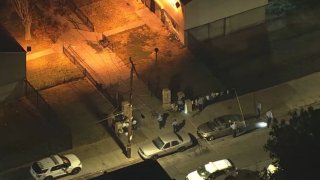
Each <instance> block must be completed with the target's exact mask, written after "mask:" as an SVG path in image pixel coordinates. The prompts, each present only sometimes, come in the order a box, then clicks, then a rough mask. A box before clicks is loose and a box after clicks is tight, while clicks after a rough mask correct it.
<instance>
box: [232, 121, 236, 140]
mask: <svg viewBox="0 0 320 180" xmlns="http://www.w3.org/2000/svg"><path fill="white" fill-rule="evenodd" d="M230 127H231V129H232V134H233V137H234V138H235V137H237V124H236V122H235V121H233V123H232V124H231V126H230Z"/></svg>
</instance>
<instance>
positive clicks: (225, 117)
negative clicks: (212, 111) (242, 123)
mask: <svg viewBox="0 0 320 180" xmlns="http://www.w3.org/2000/svg"><path fill="white" fill-rule="evenodd" d="M214 119H215V120H216V121H219V122H220V121H222V122H220V123H226V122H228V120H240V119H241V116H240V115H239V114H228V115H223V116H219V117H216V118H214Z"/></svg>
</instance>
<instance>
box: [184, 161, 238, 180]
mask: <svg viewBox="0 0 320 180" xmlns="http://www.w3.org/2000/svg"><path fill="white" fill-rule="evenodd" d="M236 173H237V172H236V167H235V166H234V165H233V163H232V162H231V161H230V160H229V159H222V160H219V161H214V162H208V163H207V164H205V165H204V166H200V167H199V168H198V169H197V170H195V171H193V172H191V173H189V174H188V175H187V177H186V180H212V179H225V178H226V177H229V176H233V175H236Z"/></svg>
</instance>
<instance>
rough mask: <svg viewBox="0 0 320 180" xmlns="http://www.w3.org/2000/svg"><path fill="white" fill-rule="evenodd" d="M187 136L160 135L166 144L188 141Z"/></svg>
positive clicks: (181, 134) (174, 134)
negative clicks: (174, 141) (175, 141)
mask: <svg viewBox="0 0 320 180" xmlns="http://www.w3.org/2000/svg"><path fill="white" fill-rule="evenodd" d="M186 136H187V134H185V133H182V132H180V133H179V134H178V133H170V134H164V135H160V136H159V137H160V139H161V140H162V141H163V142H164V143H167V142H171V141H173V140H177V141H183V140H185V139H186Z"/></svg>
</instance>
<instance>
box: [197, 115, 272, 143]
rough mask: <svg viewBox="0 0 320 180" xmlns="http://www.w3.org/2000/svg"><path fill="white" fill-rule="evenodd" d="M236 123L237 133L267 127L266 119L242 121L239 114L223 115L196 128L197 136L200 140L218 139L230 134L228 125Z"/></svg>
mask: <svg viewBox="0 0 320 180" xmlns="http://www.w3.org/2000/svg"><path fill="white" fill-rule="evenodd" d="M233 122H236V124H237V129H238V132H244V131H250V130H253V129H256V128H263V127H266V126H267V119H266V117H261V118H260V117H249V118H245V121H242V117H241V115H239V114H232V115H224V116H220V117H217V118H214V119H211V120H209V121H208V122H206V123H203V124H201V125H199V126H198V128H197V134H198V136H199V137H200V138H205V139H207V140H209V141H211V140H214V139H216V138H219V137H223V136H227V135H231V134H232V129H231V127H230V125H231V124H232V123H233Z"/></svg>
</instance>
